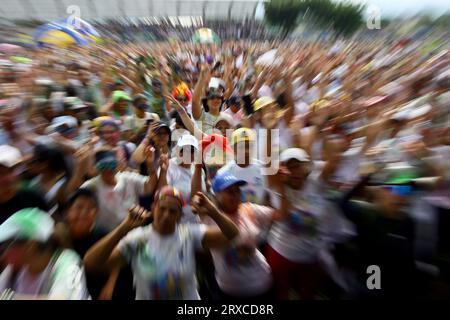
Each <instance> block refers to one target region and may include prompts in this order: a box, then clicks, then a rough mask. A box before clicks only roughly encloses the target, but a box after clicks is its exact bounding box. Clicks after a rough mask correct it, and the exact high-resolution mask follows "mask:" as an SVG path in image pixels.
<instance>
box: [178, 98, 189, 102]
mask: <svg viewBox="0 0 450 320" xmlns="http://www.w3.org/2000/svg"><path fill="white" fill-rule="evenodd" d="M177 101H178V102H188V101H189V99H188V98H181V99H180V98H177Z"/></svg>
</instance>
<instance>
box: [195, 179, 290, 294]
mask: <svg viewBox="0 0 450 320" xmlns="http://www.w3.org/2000/svg"><path fill="white" fill-rule="evenodd" d="M283 174H284V172H281V171H280V173H279V175H280V176H281V175H283ZM246 184H247V182H246V181H244V180H242V179H238V178H237V177H236V176H235V175H233V174H231V173H230V172H223V173H218V174H217V175H216V176H215V177H214V179H213V181H212V190H213V192H214V195H215V200H216V203H217V206H218V207H219V208H220V209H221V210H223V212H224V213H225V214H226V215H227V216H228V217H229V218H230V219H231V220H232V221H233V222H234V223H235V224H236V225H237V226H238V228H239V236H238V237H237V238H236V239H235V240H234V241H233V242H231V243H230V244H228V245H227V246H222V247H220V248H217V249H213V250H211V254H212V257H213V262H214V266H215V269H216V280H217V284H218V285H219V288H220V291H221V298H222V299H225V300H228V299H249V298H260V299H271V298H273V291H272V288H273V280H272V275H271V270H270V267H269V265H268V263H267V261H266V259H265V258H264V256H263V254H262V253H261V252H260V251H259V250H258V246H259V245H260V244H261V241H262V240H263V239H262V234H263V232H264V231H265V230H268V229H269V227H270V225H271V223H272V222H273V221H276V220H283V219H285V216H286V214H287V208H288V203H287V202H286V201H282V202H281V207H280V208H279V210H274V209H273V208H270V207H265V206H260V205H256V204H253V203H250V202H245V201H242V192H243V190H242V187H244V186H245V185H246ZM281 191H282V190H281ZM283 199H285V198H283ZM192 201H193V203H195V201H196V199H195V198H194V199H193V200H192ZM196 209H197V207H195V206H194V210H196ZM200 218H201V219H202V221H204V222H205V223H210V224H213V222H211V221H209V219H208V218H207V217H204V216H203V215H202V214H201V213H200Z"/></svg>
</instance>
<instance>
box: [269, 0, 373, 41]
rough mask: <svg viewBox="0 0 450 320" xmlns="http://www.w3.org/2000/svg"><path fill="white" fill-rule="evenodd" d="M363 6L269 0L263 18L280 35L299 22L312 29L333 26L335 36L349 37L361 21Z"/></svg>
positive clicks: (315, 0)
mask: <svg viewBox="0 0 450 320" xmlns="http://www.w3.org/2000/svg"><path fill="white" fill-rule="evenodd" d="M364 8H365V7H364V6H363V5H355V4H352V3H350V2H333V1H331V0H271V1H270V2H266V3H265V19H266V21H267V23H268V24H270V25H272V26H277V27H278V28H280V29H281V30H282V35H283V37H285V36H287V35H288V34H289V33H290V32H291V31H293V30H294V29H295V28H296V27H297V25H298V23H299V22H300V21H301V22H302V23H304V24H306V25H307V26H310V27H312V28H317V29H325V30H326V29H332V30H333V31H334V32H335V33H336V35H337V36H340V35H344V36H348V35H351V34H352V33H353V32H355V31H356V30H358V28H359V27H360V26H361V25H362V24H363V15H362V13H363V10H364Z"/></svg>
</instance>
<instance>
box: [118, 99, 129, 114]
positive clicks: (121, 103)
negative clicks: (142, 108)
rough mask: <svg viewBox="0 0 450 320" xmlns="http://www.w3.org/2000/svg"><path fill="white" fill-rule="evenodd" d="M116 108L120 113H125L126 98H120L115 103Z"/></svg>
mask: <svg viewBox="0 0 450 320" xmlns="http://www.w3.org/2000/svg"><path fill="white" fill-rule="evenodd" d="M117 108H118V111H119V113H120V114H122V115H125V114H126V113H127V111H128V101H127V100H120V101H119V102H118V103H117Z"/></svg>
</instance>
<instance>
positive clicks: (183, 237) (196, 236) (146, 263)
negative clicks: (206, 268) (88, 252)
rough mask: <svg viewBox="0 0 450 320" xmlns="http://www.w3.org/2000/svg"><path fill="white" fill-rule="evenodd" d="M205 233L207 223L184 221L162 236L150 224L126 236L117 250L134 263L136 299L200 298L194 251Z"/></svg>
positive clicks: (198, 247)
mask: <svg viewBox="0 0 450 320" xmlns="http://www.w3.org/2000/svg"><path fill="white" fill-rule="evenodd" d="M205 232H206V227H205V225H202V224H183V225H178V226H177V228H176V229H175V232H174V233H173V234H171V235H168V236H162V235H160V234H159V233H157V232H156V231H155V230H154V229H153V226H152V225H150V226H147V227H140V228H137V229H135V230H133V231H131V232H130V233H129V234H128V235H126V236H125V238H123V239H122V240H121V241H120V242H119V244H118V249H119V251H120V253H121V255H122V256H123V257H124V258H125V259H126V260H127V261H128V262H130V263H131V267H132V269H133V277H134V284H135V286H136V300H199V299H200V296H199V294H198V292H197V279H196V277H195V250H200V249H201V248H202V240H203V236H204V235H205Z"/></svg>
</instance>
